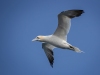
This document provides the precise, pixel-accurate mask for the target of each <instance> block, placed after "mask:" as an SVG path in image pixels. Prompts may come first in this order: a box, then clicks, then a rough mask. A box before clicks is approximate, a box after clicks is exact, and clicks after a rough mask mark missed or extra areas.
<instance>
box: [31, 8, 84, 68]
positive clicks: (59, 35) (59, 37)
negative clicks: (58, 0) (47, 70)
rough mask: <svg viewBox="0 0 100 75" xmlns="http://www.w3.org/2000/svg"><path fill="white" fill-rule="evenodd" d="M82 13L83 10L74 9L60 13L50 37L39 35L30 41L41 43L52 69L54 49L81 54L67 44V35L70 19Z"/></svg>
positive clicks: (78, 50) (77, 49)
mask: <svg viewBox="0 0 100 75" xmlns="http://www.w3.org/2000/svg"><path fill="white" fill-rule="evenodd" d="M82 13H84V10H77V9H74V10H67V11H62V12H61V13H60V14H58V27H57V29H56V31H55V32H54V33H53V34H52V35H48V36H42V35H39V36H37V37H36V38H35V39H33V40H32V41H40V42H42V48H43V49H44V52H45V54H46V56H47V58H48V60H49V62H50V65H51V66H52V67H53V63H54V57H53V49H54V48H56V47H58V48H61V49H69V50H72V51H75V52H77V53H81V52H83V51H81V50H80V49H79V48H77V47H75V46H72V45H71V44H69V43H68V42H67V34H68V32H69V30H70V26H71V19H72V18H74V17H79V16H81V14H82Z"/></svg>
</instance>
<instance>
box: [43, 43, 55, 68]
mask: <svg viewBox="0 0 100 75" xmlns="http://www.w3.org/2000/svg"><path fill="white" fill-rule="evenodd" d="M42 48H43V49H44V52H45V54H46V56H47V58H48V60H49V62H50V65H51V66H52V67H53V62H54V57H53V51H52V50H53V49H54V48H55V47H54V46H53V45H50V44H48V43H42Z"/></svg>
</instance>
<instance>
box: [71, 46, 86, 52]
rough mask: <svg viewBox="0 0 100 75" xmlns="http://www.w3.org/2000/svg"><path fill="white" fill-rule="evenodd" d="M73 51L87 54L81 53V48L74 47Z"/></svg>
mask: <svg viewBox="0 0 100 75" xmlns="http://www.w3.org/2000/svg"><path fill="white" fill-rule="evenodd" d="M73 51H75V52H77V53H85V52H83V51H81V50H80V49H79V48H77V47H74V50H73Z"/></svg>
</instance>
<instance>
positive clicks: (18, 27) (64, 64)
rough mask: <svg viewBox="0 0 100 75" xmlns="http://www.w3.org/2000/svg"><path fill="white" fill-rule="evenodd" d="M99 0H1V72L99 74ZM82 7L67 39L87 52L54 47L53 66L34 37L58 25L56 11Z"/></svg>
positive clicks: (4, 74) (19, 74)
mask: <svg viewBox="0 0 100 75" xmlns="http://www.w3.org/2000/svg"><path fill="white" fill-rule="evenodd" d="M99 7H100V1H99V0H94V1H93V0H59V1H57V0H55V1H54V0H1V1H0V35H1V36H0V75H100V48H99V46H100V40H99V38H100V33H99V32H100V30H99V29H100V9H99ZM69 9H83V10H84V11H85V13H84V14H82V16H80V17H78V18H74V19H72V21H71V22H72V23H71V24H72V25H71V29H70V32H69V34H68V42H69V43H70V44H72V45H74V46H76V47H79V48H80V49H81V50H82V51H84V52H85V53H81V54H79V53H75V52H73V51H70V50H63V49H59V48H56V49H54V58H55V60H54V67H53V68H51V66H50V65H49V61H48V59H47V57H46V55H45V53H44V51H43V49H42V47H41V43H40V42H32V41H31V40H32V39H33V38H35V37H36V36H37V35H50V34H52V33H53V32H54V31H55V29H56V27H57V24H58V23H57V22H58V21H57V14H59V13H60V12H61V11H64V10H69Z"/></svg>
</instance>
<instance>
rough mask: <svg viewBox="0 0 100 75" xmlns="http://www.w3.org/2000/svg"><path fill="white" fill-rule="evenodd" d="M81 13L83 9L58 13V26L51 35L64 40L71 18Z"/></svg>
mask: <svg viewBox="0 0 100 75" xmlns="http://www.w3.org/2000/svg"><path fill="white" fill-rule="evenodd" d="M82 13H84V11H83V10H68V11H63V12H61V13H60V14H58V27H57V29H56V31H55V32H54V34H53V35H56V36H58V37H59V38H61V39H63V40H66V35H67V34H68V32H69V30H70V26H71V19H72V18H74V17H78V16H80V15H81V14H82Z"/></svg>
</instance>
